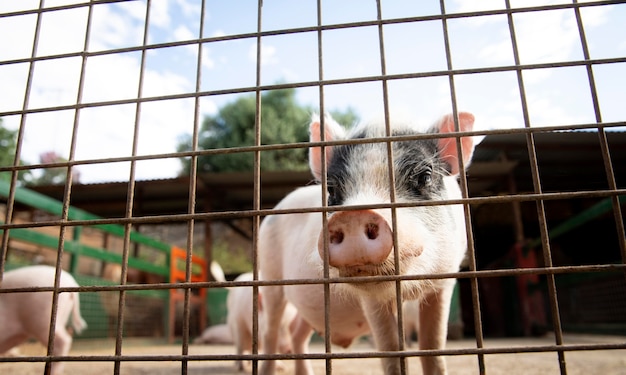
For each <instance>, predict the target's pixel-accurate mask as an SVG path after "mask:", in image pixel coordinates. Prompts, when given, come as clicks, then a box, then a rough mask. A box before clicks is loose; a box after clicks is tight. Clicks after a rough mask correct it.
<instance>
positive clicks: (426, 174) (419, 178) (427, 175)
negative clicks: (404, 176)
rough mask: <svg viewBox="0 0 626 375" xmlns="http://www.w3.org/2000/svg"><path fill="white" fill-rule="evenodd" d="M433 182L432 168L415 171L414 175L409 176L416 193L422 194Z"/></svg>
mask: <svg viewBox="0 0 626 375" xmlns="http://www.w3.org/2000/svg"><path fill="white" fill-rule="evenodd" d="M432 183H433V172H432V169H430V168H427V169H424V170H421V171H420V172H417V174H416V175H414V176H413V178H411V184H412V185H413V190H414V191H415V193H417V194H418V195H422V194H423V193H424V189H427V188H428V187H429V186H430V185H432Z"/></svg>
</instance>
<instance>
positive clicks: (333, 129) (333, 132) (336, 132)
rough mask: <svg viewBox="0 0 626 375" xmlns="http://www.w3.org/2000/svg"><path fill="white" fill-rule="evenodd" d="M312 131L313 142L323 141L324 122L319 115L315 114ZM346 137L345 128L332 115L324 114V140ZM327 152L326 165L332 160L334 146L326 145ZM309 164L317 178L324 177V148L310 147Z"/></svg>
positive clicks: (310, 128)
mask: <svg viewBox="0 0 626 375" xmlns="http://www.w3.org/2000/svg"><path fill="white" fill-rule="evenodd" d="M309 130H310V133H311V137H310V140H311V142H320V141H322V124H321V121H320V118H319V116H317V115H314V116H313V119H312V120H311V125H310V126H309ZM344 137H345V130H344V129H343V127H342V126H341V125H339V124H338V123H337V122H335V120H333V119H332V117H330V116H324V141H335V140H338V139H343V138H344ZM324 150H325V153H326V165H328V163H329V162H330V159H331V158H332V156H333V146H327V147H324ZM309 165H310V167H311V172H312V173H313V176H314V177H315V179H316V180H318V181H320V180H321V179H322V148H321V147H311V148H309Z"/></svg>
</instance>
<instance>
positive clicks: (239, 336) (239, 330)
mask: <svg viewBox="0 0 626 375" xmlns="http://www.w3.org/2000/svg"><path fill="white" fill-rule="evenodd" d="M233 339H234V341H235V348H237V354H238V355H241V354H243V352H244V351H245V350H247V349H249V348H252V337H251V336H250V332H247V330H246V329H245V328H244V324H242V322H239V324H237V325H236V327H234V332H233ZM235 367H236V368H237V370H238V371H243V370H244V366H243V361H242V360H241V359H238V360H236V361H235Z"/></svg>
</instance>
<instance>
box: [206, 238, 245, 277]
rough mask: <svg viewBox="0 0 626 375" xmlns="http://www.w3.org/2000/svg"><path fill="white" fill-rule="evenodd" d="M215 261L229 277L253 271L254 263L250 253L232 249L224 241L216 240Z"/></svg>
mask: <svg viewBox="0 0 626 375" xmlns="http://www.w3.org/2000/svg"><path fill="white" fill-rule="evenodd" d="M213 260H214V261H216V262H217V263H219V264H220V266H221V267H222V270H223V271H224V273H225V274H227V275H233V274H240V273H244V272H250V271H251V270H252V262H251V260H250V256H249V254H248V252H247V251H246V250H245V249H242V248H231V247H230V246H229V244H228V243H227V242H226V241H224V240H216V241H215V243H214V244H213Z"/></svg>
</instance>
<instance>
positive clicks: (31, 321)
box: [0, 266, 87, 375]
mask: <svg viewBox="0 0 626 375" xmlns="http://www.w3.org/2000/svg"><path fill="white" fill-rule="evenodd" d="M55 273H56V269H55V268H53V267H49V266H30V267H22V268H19V269H16V270H13V271H8V272H6V273H5V274H4V278H3V280H2V286H1V287H2V288H26V287H52V286H54V278H55ZM59 286H60V287H78V284H77V283H76V281H75V280H74V278H73V277H72V276H71V275H70V274H69V273H67V272H65V271H63V272H62V274H61V279H60V282H59ZM51 312H52V292H31V293H0V326H1V327H2V330H0V353H2V352H6V351H8V350H9V349H11V348H13V347H15V346H17V345H19V344H21V343H23V342H24V341H26V340H27V339H29V338H31V337H34V338H36V339H37V340H39V342H41V343H42V344H43V345H48V334H49V330H50V314H51ZM70 315H71V316H72V327H73V328H74V332H75V333H80V332H81V331H82V330H84V329H85V328H86V327H87V324H86V323H85V321H84V320H83V318H82V317H81V315H80V305H79V297H78V292H71V293H60V294H59V296H58V306H57V317H56V326H55V329H54V340H55V341H54V352H53V353H52V355H55V356H65V355H67V354H68V353H69V350H70V347H71V345H72V336H71V335H70V333H68V331H67V330H66V328H65V327H66V326H67V323H68V319H69V318H70ZM62 370H63V363H62V362H52V367H51V373H52V374H53V375H56V374H60V373H61V372H62Z"/></svg>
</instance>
